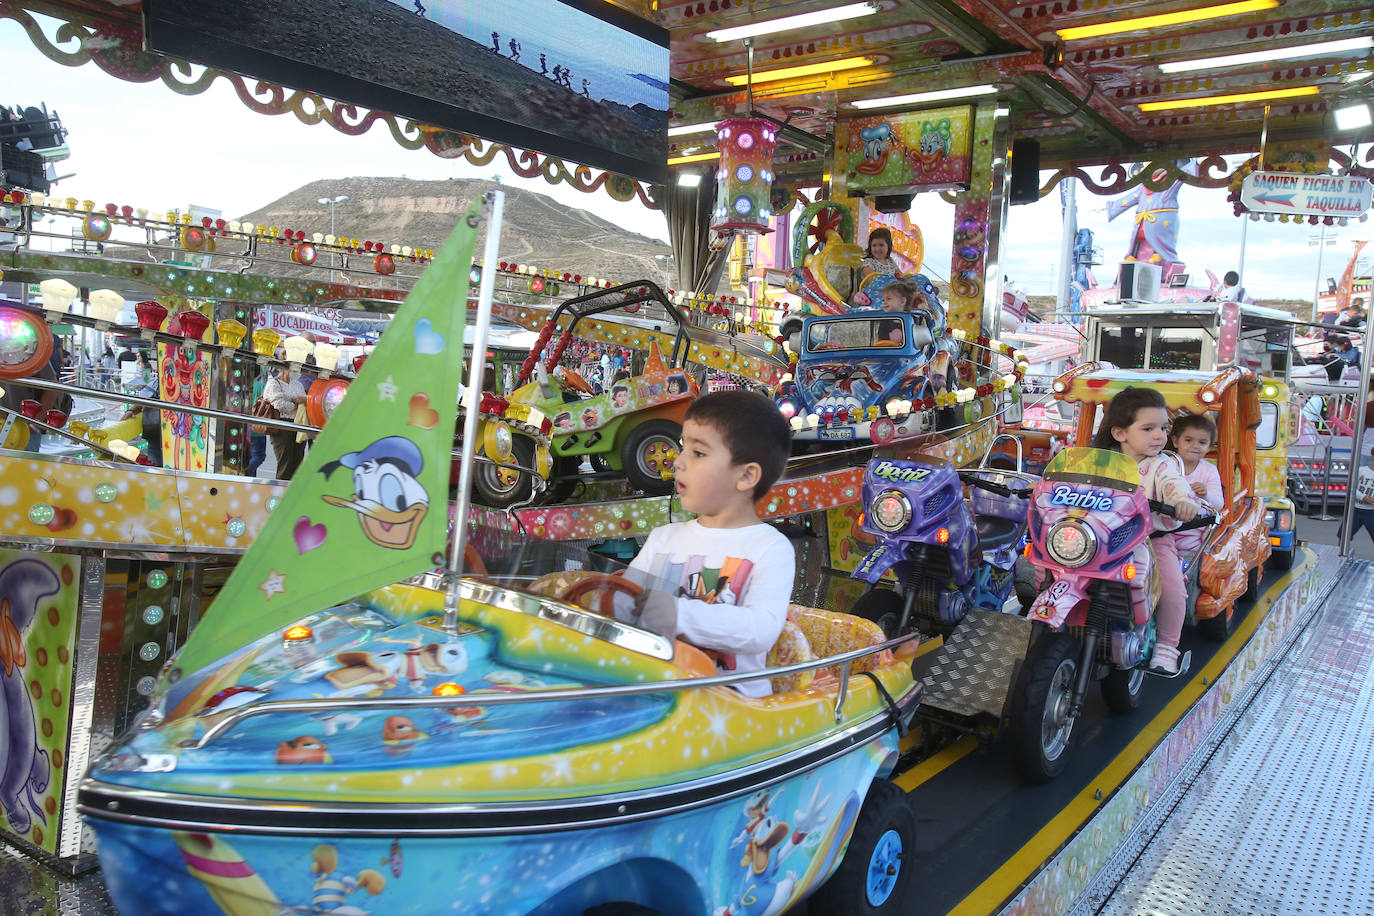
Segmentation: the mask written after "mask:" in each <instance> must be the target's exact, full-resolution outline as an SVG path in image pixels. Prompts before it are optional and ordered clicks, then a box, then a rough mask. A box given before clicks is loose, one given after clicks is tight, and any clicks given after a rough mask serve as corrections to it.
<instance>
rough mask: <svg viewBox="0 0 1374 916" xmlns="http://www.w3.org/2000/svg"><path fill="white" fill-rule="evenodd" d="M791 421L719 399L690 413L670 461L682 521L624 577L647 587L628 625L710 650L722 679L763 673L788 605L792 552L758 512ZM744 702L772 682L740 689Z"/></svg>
mask: <svg viewBox="0 0 1374 916" xmlns="http://www.w3.org/2000/svg"><path fill="white" fill-rule="evenodd" d="M790 449H791V432H790V431H789V430H788V428H787V421H785V420H784V419H783V418H782V414H781V413H779V412H778V408H777V407H776V406H775V405H774V404H773V402H772V401H770V400H769V399H768V398H765V397H763V396H762V395H759V394H754V393H752V392H748V391H717V392H713V393H711V394H708V395H705V396H703V397H701V398H699V399H697V400H696V401H695V402H693V404H692V406H691V407H689V408H688V409H687V414H686V417H685V419H684V421H683V424H682V448H681V450H680V452H679V454H678V456H677V458H676V459H675V460H674V462H673V470H674V475H675V477H676V482H677V492H678V495H679V497H681V499H682V508H684V509H686V510H687V511H688V512H695V513H697V517H696V518H695V519H693V520H692V521H688V522H674V523H672V524H669V525H663V526H660V527H658V528H655V529H654V530H653V532H651V533H650V534H649V538H648V540H647V541H645V543H644V547H643V549H642V550H640V552H639V555H638V556H636V557H635V558H634V561H633V562H631V564H630V571H629V572H628V574H627V576H626V578H629V579H631V580H633V581H638V582H640V583H642V584H644V585H645V586H646V588H645V590H644V593H643V594H642V595H641V596H640V597H639V599H638V600H637V601H636V604H635V615H636V619H635V620H634V622H636V623H638V624H639V625H641V626H644V627H645V628H647V629H651V630H654V631H656V632H659V633H663V634H665V635H669V636H673V637H682V638H683V639H685V640H686V641H687V642H690V643H692V644H693V645H695V646H699V647H701V648H703V649H711V650H714V651H715V653H716V655H717V661H716V666H717V668H719V669H720V670H721V671H722V672H736V671H757V670H760V669H762V668H765V667H767V665H766V663H765V659H766V657H767V655H768V650H769V649H770V648H772V646H773V643H775V642H777V640H778V635H779V634H780V633H781V632H782V627H783V623H784V622H785V621H786V619H787V605H788V603H789V602H790V600H791V598H792V578H793V575H794V574H795V572H796V558H795V555H794V553H793V550H792V544H791V542H789V541H788V540H787V538H786V537H784V536H783V535H782V534H780V533H779V532H778V530H777V529H776V528H774V527H773V526H771V525H766V524H764V523H763V522H761V521H759V517H758V514H757V512H756V511H755V509H754V504H755V502H756V501H757V500H759V499H760V498H762V496H763V495H764V494H765V493H767V492H768V490H769V488H770V487H772V486H773V483H774V482H775V481H776V480H777V479H778V477H779V475H781V474H782V469H783V465H784V464H786V462H787V456H788V452H789V451H790ZM736 686H737V687H738V689H739V691H740V692H741V693H743V694H745V695H747V696H754V697H761V696H767V695H768V694H769V693H771V692H772V690H771V687H770V685H769V683H768V681H767V680H766V679H765V680H758V681H748V682H745V683H743V684H738V685H736Z"/></svg>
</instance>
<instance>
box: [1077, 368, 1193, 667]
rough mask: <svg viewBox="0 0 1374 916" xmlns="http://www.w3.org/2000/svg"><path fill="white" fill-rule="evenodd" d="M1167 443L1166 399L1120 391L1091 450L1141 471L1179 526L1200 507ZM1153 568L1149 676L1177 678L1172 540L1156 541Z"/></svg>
mask: <svg viewBox="0 0 1374 916" xmlns="http://www.w3.org/2000/svg"><path fill="white" fill-rule="evenodd" d="M1168 441H1169V411H1168V408H1167V405H1166V403H1165V401H1164V395H1162V394H1160V393H1159V392H1158V391H1155V390H1153V389H1150V388H1134V387H1132V388H1123V389H1122V390H1121V391H1120V392H1118V393H1117V395H1116V397H1114V398H1112V400H1111V403H1109V404H1108V405H1107V410H1106V412H1105V413H1104V414H1103V416H1102V424H1101V425H1100V426H1099V427H1098V428H1097V433H1096V435H1094V437H1093V448H1102V449H1111V450H1113V451H1117V452H1120V453H1121V454H1123V455H1125V456H1126V457H1127V458H1130V459H1132V460H1134V461H1135V462H1137V463H1138V464H1139V466H1140V483H1141V486H1143V487H1144V488H1145V495H1146V496H1147V497H1148V498H1150V499H1153V500H1157V501H1159V502H1163V503H1167V504H1169V505H1171V506H1173V508H1174V517H1175V518H1176V519H1178V521H1180V522H1190V521H1192V520H1193V519H1195V518H1197V515H1198V504H1197V503H1196V502H1194V501H1193V500H1192V498H1191V496H1192V492H1193V491H1192V489H1191V488H1190V487H1189V485H1188V481H1187V480H1186V479H1185V478H1184V476H1183V467H1182V464H1181V462H1180V461H1179V458H1178V456H1177V455H1174V454H1171V453H1165V452H1164V451H1163V449H1164V446H1165V445H1166V444H1167V443H1168ZM1154 521H1155V530H1156V531H1167V530H1170V529H1171V528H1172V527H1173V524H1172V523H1171V522H1170V521H1168V520H1166V519H1164V518H1162V517H1161V516H1159V515H1155V518H1154ZM1153 543H1154V553H1155V568H1156V569H1157V570H1158V572H1159V591H1160V594H1159V606H1158V607H1157V608H1156V609H1155V622H1156V626H1157V635H1158V643H1157V644H1156V646H1155V650H1154V655H1153V656H1152V657H1151V659H1150V668H1151V670H1154V671H1158V672H1159V673H1161V674H1168V675H1174V674H1178V659H1179V656H1178V639H1179V635H1180V634H1181V633H1182V632H1183V619H1184V617H1185V615H1186V612H1187V601H1188V594H1187V590H1186V588H1185V586H1184V582H1183V564H1182V562H1181V561H1180V560H1179V558H1178V547H1177V545H1175V543H1174V539H1173V538H1172V537H1162V538H1155V539H1154V541H1153Z"/></svg>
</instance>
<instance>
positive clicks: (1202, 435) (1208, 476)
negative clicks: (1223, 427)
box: [1169, 413, 1225, 556]
mask: <svg viewBox="0 0 1374 916" xmlns="http://www.w3.org/2000/svg"><path fill="white" fill-rule="evenodd" d="M1216 441H1217V425H1216V424H1215V423H1213V422H1212V418H1211V417H1209V416H1207V415H1206V414H1195V413H1189V414H1184V415H1183V416H1181V417H1179V418H1177V419H1176V420H1174V425H1173V428H1171V429H1170V430H1169V445H1170V447H1171V448H1172V449H1173V451H1174V453H1175V454H1177V455H1178V458H1179V460H1180V461H1182V462H1183V477H1184V479H1185V480H1187V481H1188V487H1189V488H1190V489H1191V490H1192V491H1193V495H1194V496H1196V497H1197V498H1199V499H1201V500H1202V501H1203V502H1205V503H1206V504H1207V505H1208V506H1209V507H1210V508H1211V509H1212V511H1214V512H1215V511H1216V510H1217V509H1219V508H1220V507H1221V504H1222V501H1223V500H1224V499H1225V497H1224V496H1223V495H1222V489H1221V474H1220V473H1219V472H1218V471H1217V469H1216V465H1214V464H1212V462H1210V461H1208V460H1207V453H1208V452H1210V451H1211V450H1212V446H1213V445H1214V444H1215V443H1216ZM1172 537H1173V541H1174V546H1175V547H1177V548H1178V553H1179V556H1185V555H1191V554H1192V553H1193V552H1194V551H1196V550H1197V549H1198V547H1200V546H1202V531H1200V530H1198V529H1196V528H1195V529H1193V530H1191V531H1180V532H1179V533H1177V534H1175V535H1173V536H1172Z"/></svg>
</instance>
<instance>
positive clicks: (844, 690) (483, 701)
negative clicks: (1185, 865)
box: [180, 580, 918, 750]
mask: <svg viewBox="0 0 1374 916" xmlns="http://www.w3.org/2000/svg"><path fill="white" fill-rule="evenodd" d="M466 582H467V580H464V583H465V584H466ZM584 613H585V612H584ZM916 638H918V634H916V633H908V634H906V635H905V636H898V637H895V638H893V639H888V640H884V641H883V642H880V643H877V644H875V645H872V646H865V647H864V648H862V649H854V650H852V651H849V652H844V653H841V654H839V655H832V656H829V657H827V658H820V659H815V660H812V661H805V662H797V663H796V664H792V665H784V666H783V667H781V668H764V669H761V670H759V671H745V672H741V673H737V674H716V675H712V676H710V677H688V678H683V679H680V680H673V681H648V682H645V683H640V684H608V685H606V686H604V687H569V688H567V689H564V690H531V691H528V692H526V693H516V694H510V693H498V694H486V693H484V694H477V695H472V694H460V695H458V696H427V697H374V698H366V699H346V700H338V699H319V700H264V701H263V702H261V703H254V704H252V705H249V706H240V707H239V708H238V709H233V710H230V711H229V712H227V713H223V714H222V715H223V716H224V718H222V719H220V720H219V721H218V722H216V723H215V724H214V725H212V726H210V727H209V728H207V729H206V730H205V734H203V735H201V736H200V737H199V738H190V739H187V740H185V741H183V742H181V745H180V746H181V747H183V748H185V749H187V750H200V749H202V748H204V747H205V746H206V745H208V744H209V743H210V742H211V741H213V740H215V739H216V738H218V737H219V736H221V735H223V734H224V733H225V732H226V731H228V730H229V729H230V728H232V727H234V726H235V725H238V724H239V723H240V722H243V721H246V720H247V719H251V718H254V717H256V716H265V715H269V714H274V713H276V714H283V715H285V714H290V713H319V712H322V711H342V710H358V709H433V708H439V709H461V708H464V707H468V706H504V705H508V704H519V703H549V702H557V701H561V700H580V699H587V698H594V697H606V696H639V695H641V694H648V693H678V692H681V691H684V690H697V689H701V688H705V687H728V686H732V685H734V684H743V683H746V682H748V681H758V680H763V679H764V678H768V677H778V676H781V675H786V674H797V673H800V672H802V671H814V670H816V669H817V668H831V667H834V666H837V665H838V666H840V684H839V687H840V689H839V695H838V697H837V700H836V708H835V711H836V721H837V722H838V721H840V719H841V718H842V716H841V715H840V709H841V707H842V706H843V704H844V701H845V699H846V698H847V697H848V694H849V678H850V673H849V667H850V662H852V661H854V660H855V659H858V658H866V657H867V656H869V655H876V654H877V653H879V652H883V651H885V650H888V649H892V648H895V647H897V646H900V645H902V644H904V643H907V642H910V641H911V640H913V639H916Z"/></svg>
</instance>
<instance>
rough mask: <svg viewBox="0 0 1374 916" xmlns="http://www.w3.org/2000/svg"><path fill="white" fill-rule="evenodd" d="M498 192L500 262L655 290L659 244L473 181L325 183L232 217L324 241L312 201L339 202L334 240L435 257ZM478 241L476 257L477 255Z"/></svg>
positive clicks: (545, 199)
mask: <svg viewBox="0 0 1374 916" xmlns="http://www.w3.org/2000/svg"><path fill="white" fill-rule="evenodd" d="M498 187H499V188H501V189H502V190H504V191H505V192H506V207H505V217H504V220H503V225H502V227H501V245H500V249H499V250H500V259H501V260H503V261H514V262H516V263H528V264H533V265H535V266H536V267H540V268H550V269H553V270H557V271H560V272H562V271H568V272H570V273H577V274H582V275H583V276H592V277H605V278H607V279H610V280H638V279H643V278H647V279H653V280H658V281H660V282H662V280H663V276H664V270H665V265H667V266H671V261H663V260H659V259H658V257H657V256H658V255H665V256H668V257H669V258H671V255H672V250H671V249H670V248H669V247H668V245H667V244H666V243H664V242H660V241H658V240H657V239H652V238H649V237H647V236H643V235H638V234H636V233H633V232H627V231H626V230H624V229H622V228H620V227H619V226H617V225H615V224H614V223H611V222H608V221H607V220H604V219H602V218H601V217H599V216H596V215H595V214H592V213H589V212H588V211H586V210H578V209H574V208H571V207H567V206H564V205H563V204H561V203H559V202H558V201H556V200H554V199H553V198H551V197H549V196H547V195H544V194H539V193H536V192H534V191H525V190H521V189H520V188H517V187H513V186H511V185H502V184H499V183H497V182H494V181H488V180H485V179H476V178H451V179H448V180H447V181H418V180H415V179H410V178H362V177H360V178H331V179H322V180H320V181H312V182H311V183H310V184H307V185H305V186H303V187H300V188H297V189H296V190H295V191H292V192H291V193H289V194H287V195H286V196H284V197H281V198H279V199H277V200H274V201H273V202H271V203H270V204H267V205H266V206H264V207H261V208H259V209H257V210H254V211H253V212H252V213H246V214H244V215H243V216H240V217H238V219H240V220H248V221H252V222H254V223H257V224H259V225H266V226H281V227H283V228H291V229H303V230H305V232H306V233H307V235H309V234H310V233H314V232H322V233H326V234H328V233H329V231H330V230H329V207H328V206H327V205H325V204H321V203H320V202H319V201H320V198H324V197H327V198H334V197H338V196H340V195H347V196H348V200H346V201H344V202H343V203H340V204H336V205H335V207H334V232H333V234H334V235H336V236H338V237H340V238H356V239H362V240H364V241H372V242H382V243H384V244H385V245H387V246H390V245H392V244H393V243H395V244H400V245H410V246H412V247H415V248H432V249H436V250H437V249H438V248H439V246H440V245H442V244H443V242H444V240H445V239H446V238H448V234H449V233H450V232H451V231H453V226H454V224H455V223H456V222H457V221H458V217H459V215H460V214H461V213H463V212H464V211H465V210H466V209H467V207H468V205H469V204H470V203H471V202H472V201H473V200H475V199H477V198H478V197H480V196H481V195H482V194H483V193H484V192H486V191H487V190H489V189H491V188H498ZM481 245H482V243H481V241H480V240H479V241H478V247H477V250H478V252H479V257H480V252H481V250H482V248H481Z"/></svg>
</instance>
